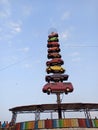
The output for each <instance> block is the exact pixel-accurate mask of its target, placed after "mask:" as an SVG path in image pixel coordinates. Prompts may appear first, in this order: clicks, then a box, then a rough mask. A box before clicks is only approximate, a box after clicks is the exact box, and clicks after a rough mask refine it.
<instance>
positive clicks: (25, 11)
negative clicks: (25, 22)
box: [22, 5, 32, 16]
mask: <svg viewBox="0 0 98 130" xmlns="http://www.w3.org/2000/svg"><path fill="white" fill-rule="evenodd" d="M22 9H23V15H25V16H29V15H31V13H32V7H31V6H30V5H24V6H23V7H22Z"/></svg>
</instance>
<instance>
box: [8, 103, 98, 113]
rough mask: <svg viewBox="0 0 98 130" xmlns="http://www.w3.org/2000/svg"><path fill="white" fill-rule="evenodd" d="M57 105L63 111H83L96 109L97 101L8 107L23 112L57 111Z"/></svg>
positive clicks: (97, 109) (13, 110) (97, 108)
mask: <svg viewBox="0 0 98 130" xmlns="http://www.w3.org/2000/svg"><path fill="white" fill-rule="evenodd" d="M58 107H60V108H61V110H64V111H73V112H74V111H84V110H85V109H87V110H89V111H98V104H97V103H62V104H60V105H59V106H58V104H39V105H27V106H18V107H14V108H11V109H9V111H12V112H17V113H23V112H28V113H29V112H36V111H40V112H48V111H49V112H50V111H57V110H58Z"/></svg>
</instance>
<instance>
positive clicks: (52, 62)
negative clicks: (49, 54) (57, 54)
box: [46, 58, 64, 66]
mask: <svg viewBox="0 0 98 130" xmlns="http://www.w3.org/2000/svg"><path fill="white" fill-rule="evenodd" d="M63 64H64V61H63V60H62V59H61V58H54V59H52V60H50V61H47V62H46V65H47V66H53V65H63Z"/></svg>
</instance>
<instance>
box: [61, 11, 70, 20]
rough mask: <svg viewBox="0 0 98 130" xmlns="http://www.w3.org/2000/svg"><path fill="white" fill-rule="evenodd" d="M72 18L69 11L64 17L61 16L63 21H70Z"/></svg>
mask: <svg viewBox="0 0 98 130" xmlns="http://www.w3.org/2000/svg"><path fill="white" fill-rule="evenodd" d="M69 18H70V12H68V11H65V12H64V13H63V14H62V16H61V20H63V21H64V20H66V19H69Z"/></svg>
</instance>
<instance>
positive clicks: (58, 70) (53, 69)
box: [46, 65, 65, 74]
mask: <svg viewBox="0 0 98 130" xmlns="http://www.w3.org/2000/svg"><path fill="white" fill-rule="evenodd" d="M46 72H47V73H48V74H49V73H64V72H65V69H64V68H62V67H61V66H59V65H55V66H49V67H47V68H46Z"/></svg>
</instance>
